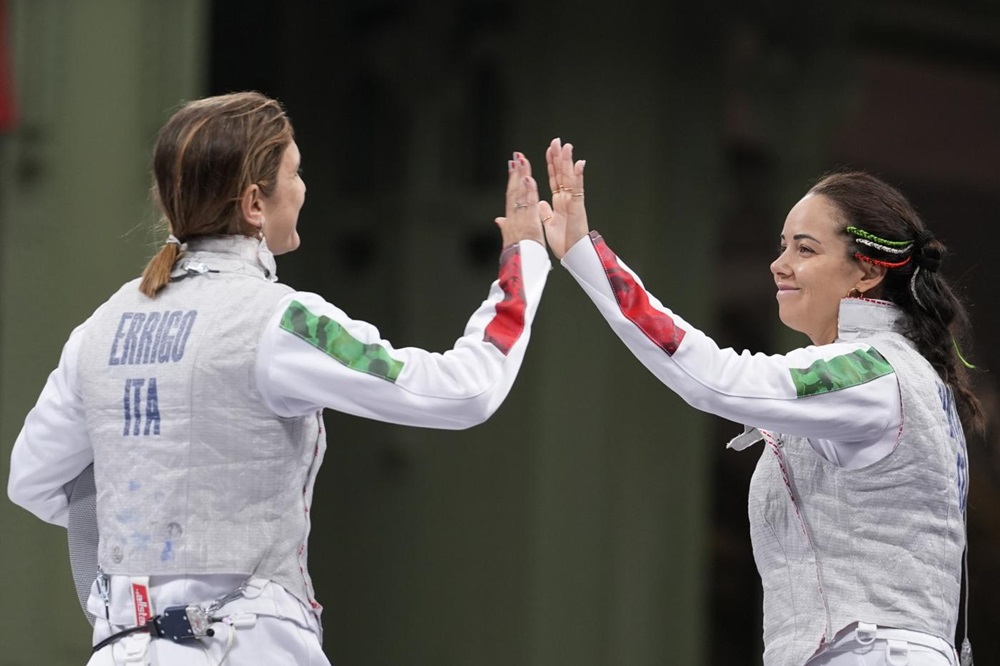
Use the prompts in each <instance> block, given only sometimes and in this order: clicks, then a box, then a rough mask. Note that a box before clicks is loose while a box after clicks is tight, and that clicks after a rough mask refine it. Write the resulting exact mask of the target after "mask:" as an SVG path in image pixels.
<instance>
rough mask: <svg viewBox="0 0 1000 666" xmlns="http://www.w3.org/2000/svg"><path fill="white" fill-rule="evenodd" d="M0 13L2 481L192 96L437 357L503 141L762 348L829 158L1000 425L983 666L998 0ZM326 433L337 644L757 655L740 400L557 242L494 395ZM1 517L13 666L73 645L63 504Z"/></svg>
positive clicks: (463, 285) (574, 660) (479, 231)
mask: <svg viewBox="0 0 1000 666" xmlns="http://www.w3.org/2000/svg"><path fill="white" fill-rule="evenodd" d="M0 8H2V9H3V10H4V11H0V16H5V17H6V18H5V20H3V23H2V24H0V34H3V35H4V36H5V38H6V43H3V42H2V41H0V44H3V46H2V49H3V50H0V62H2V61H3V59H6V61H7V62H8V64H9V65H10V66H11V70H12V72H11V81H12V83H13V101H14V102H15V103H16V110H17V116H16V119H15V121H14V122H13V123H11V124H10V125H8V126H7V127H4V128H2V129H0V435H2V439H0V442H2V444H0V453H2V455H0V476H2V477H3V478H4V479H5V478H6V476H7V472H8V469H9V451H10V447H11V446H12V445H13V442H14V439H15V437H16V435H17V432H18V430H19V429H20V426H21V422H22V421H23V418H24V416H25V414H26V413H27V411H28V410H29V409H30V408H31V406H32V404H33V403H34V401H35V399H36V397H37V395H38V392H39V391H40V389H41V387H42V385H43V383H44V381H45V377H46V375H47V373H48V372H49V371H51V370H52V369H53V368H54V367H55V365H56V363H57V361H58V357H59V351H60V348H61V346H62V344H63V342H64V341H65V339H66V337H67V336H68V334H69V332H70V331H71V330H72V328H73V327H74V326H75V325H76V324H78V323H79V322H81V321H83V319H85V318H86V317H87V316H88V315H89V314H90V313H91V312H92V311H93V309H94V308H95V307H96V306H97V305H99V304H100V303H101V302H102V301H103V300H104V299H105V298H107V297H108V296H109V295H110V294H111V293H112V292H113V291H114V290H115V289H116V288H117V287H118V286H119V285H120V284H121V283H122V282H124V281H126V280H128V279H130V278H131V277H133V276H135V275H136V274H137V273H138V272H139V271H141V269H142V267H143V266H144V265H145V261H146V259H147V258H148V257H149V256H150V255H151V253H152V252H153V251H154V249H155V248H156V247H158V246H159V244H160V243H162V241H163V233H162V232H161V231H159V230H156V229H154V226H155V223H156V220H157V215H156V213H155V211H154V210H153V209H152V207H151V204H150V201H149V196H148V188H149V182H150V176H149V159H150V154H151V148H152V142H153V138H154V136H155V133H156V131H157V129H158V128H159V127H160V125H161V124H162V123H163V122H164V120H165V119H166V118H167V116H168V115H169V114H170V113H171V112H172V111H173V110H174V109H175V108H176V107H177V105H178V104H179V103H180V102H182V101H183V100H187V99H192V98H196V97H201V96H204V95H208V94H216V93H222V92H228V91H233V90H243V89H256V90H261V91H262V92H265V93H267V94H270V95H273V96H276V97H278V98H279V99H281V100H282V101H283V102H284V103H285V105H286V107H287V109H288V111H289V114H290V115H291V117H292V120H293V122H294V123H295V127H296V132H297V139H298V143H299V146H300V148H301V150H302V153H303V159H304V162H303V166H304V169H305V180H306V182H307V183H308V188H309V193H308V201H307V204H306V206H305V208H304V209H303V211H302V215H301V218H300V225H299V228H300V231H301V235H302V238H303V247H302V248H301V249H300V250H299V251H298V252H296V253H294V254H293V255H289V256H287V257H282V258H281V260H280V263H279V270H280V274H281V276H282V279H283V281H284V282H286V283H288V284H290V285H292V286H294V287H296V288H298V289H302V290H308V291H315V292H318V293H320V294H323V295H324V296H325V297H326V298H327V299H328V300H330V301H332V302H334V303H336V304H337V305H338V306H340V307H342V308H343V309H345V310H346V311H347V312H348V313H350V314H351V315H352V316H353V317H356V318H361V319H365V320H368V321H371V322H373V323H375V324H376V325H378V326H379V327H380V329H381V331H382V333H383V334H384V335H385V336H386V337H387V338H389V339H390V340H392V341H393V342H394V343H395V344H397V345H416V346H422V347H425V348H429V349H435V350H442V351H443V350H445V349H447V348H449V347H450V346H451V344H452V343H453V341H454V340H455V339H456V338H457V337H458V336H459V335H460V334H461V331H462V328H463V326H464V323H465V320H466V318H467V317H468V315H469V314H470V313H471V312H472V311H473V309H474V308H475V307H476V306H477V305H478V303H479V302H480V301H481V299H482V298H483V297H484V296H485V293H486V289H487V287H488V285H489V283H490V282H491V281H492V280H493V279H494V277H495V275H496V260H497V257H498V250H499V234H498V233H497V231H496V228H495V226H494V225H493V222H492V220H493V218H494V217H495V216H497V215H500V214H502V210H503V189H504V186H505V182H506V160H507V159H508V158H509V154H510V152H511V151H512V150H521V151H523V152H525V153H526V154H527V156H528V157H529V159H532V160H533V161H534V164H535V165H536V167H541V166H542V165H543V159H544V158H543V151H544V147H545V145H546V144H547V142H548V141H549V140H550V139H551V138H552V137H554V136H560V137H561V138H562V139H563V140H564V141H570V142H572V143H574V145H575V146H576V152H577V156H578V157H580V158H585V159H587V178H588V180H587V188H588V193H587V201H588V208H589V210H590V215H591V221H592V226H593V227H595V228H597V229H599V230H600V231H601V232H602V233H603V234H604V236H605V238H606V239H607V240H608V242H609V244H610V245H611V247H612V248H614V249H615V250H616V251H617V252H618V254H619V255H620V256H621V257H622V258H623V259H624V260H625V261H627V262H628V263H629V265H630V266H631V267H632V268H634V269H636V270H637V272H638V273H639V274H640V275H641V276H642V277H643V279H644V281H645V283H646V285H647V286H649V287H650V288H651V290H652V291H653V292H654V293H655V294H656V295H657V296H658V297H659V298H660V299H661V300H662V301H663V302H664V303H665V304H667V305H668V306H669V307H671V308H673V309H675V310H676V311H677V312H679V313H680V314H682V315H683V316H684V317H685V318H686V319H687V320H688V321H690V322H692V323H693V324H695V325H697V326H699V327H701V328H703V329H704V330H706V331H707V332H708V333H709V334H710V335H712V336H713V337H715V338H716V340H717V341H718V342H720V344H722V345H724V346H733V347H735V348H737V349H743V348H749V349H752V350H755V351H765V352H779V351H782V350H785V349H788V348H790V347H792V346H797V345H800V344H804V342H805V340H804V339H802V338H798V337H797V336H794V335H792V334H789V333H788V332H786V331H783V330H782V329H781V327H780V325H779V324H778V322H777V317H776V316H775V315H776V312H775V308H774V302H773V284H772V281H771V276H770V273H769V271H768V264H769V263H770V261H771V258H772V256H773V253H774V251H775V248H776V245H777V242H776V241H777V235H778V233H779V231H780V228H781V224H782V222H783V219H784V215H785V213H786V212H787V210H788V209H789V208H790V207H791V205H792V204H794V202H795V201H796V200H797V199H798V198H799V197H800V196H801V195H802V194H803V193H804V192H805V190H806V189H808V187H809V185H810V184H811V183H812V182H813V181H814V180H815V179H816V177H818V176H819V175H820V174H821V173H822V172H823V171H824V170H827V169H830V168H833V167H836V166H840V165H853V166H856V167H861V168H866V169H869V170H872V171H874V172H876V173H879V174H880V175H882V176H883V177H885V178H887V179H888V180H890V181H891V182H893V183H896V184H897V185H899V186H900V187H901V188H902V189H903V190H904V191H905V192H906V193H907V194H908V195H910V197H911V198H912V199H913V201H914V202H915V203H916V204H917V205H918V207H919V209H920V210H921V211H922V213H923V214H924V217H925V219H926V221H927V222H928V223H929V224H930V226H931V227H932V228H933V229H934V230H936V232H937V234H938V236H939V237H941V238H942V239H943V240H944V241H945V242H946V243H947V244H948V245H949V246H950V248H951V249H952V250H953V251H954V257H953V259H952V260H951V261H950V262H949V263H948V264H946V271H947V274H948V275H949V277H951V278H952V279H954V280H956V281H957V283H958V284H959V285H960V286H961V288H962V290H963V293H964V294H965V295H966V296H967V297H968V300H969V301H970V302H971V304H972V305H973V308H972V313H973V318H974V321H975V324H976V331H975V334H976V340H977V343H978V344H976V345H975V346H974V347H973V348H971V349H969V350H966V351H967V352H968V354H967V355H969V356H971V358H972V359H973V361H974V362H976V363H977V364H978V365H979V366H981V367H982V368H984V369H985V372H982V373H980V374H979V375H978V376H977V381H978V385H979V390H980V395H981V397H982V399H983V401H984V404H985V406H986V408H987V410H988V412H989V416H990V420H991V425H990V429H989V432H988V435H987V436H986V437H984V438H975V439H972V440H971V441H970V449H971V457H972V464H973V479H972V498H971V503H970V515H969V520H970V534H971V537H970V539H971V552H970V562H971V567H972V574H973V578H972V585H973V596H972V609H971V622H972V637H973V644H974V645H975V646H976V651H977V657H978V660H977V663H982V664H994V663H1000V635H998V633H997V632H996V631H995V630H994V629H993V626H992V625H993V622H992V620H995V619H996V617H997V612H996V608H995V604H993V603H992V602H993V600H994V599H996V598H998V596H1000V564H998V563H1000V481H998V480H1000V454H998V452H997V451H998V447H997V442H996V440H997V435H998V430H997V417H998V416H1000V391H998V384H997V382H996V380H995V372H996V370H995V369H996V368H998V367H1000V358H998V351H997V348H996V346H995V345H994V344H993V342H994V340H995V339H996V337H997V335H998V334H1000V312H998V311H997V308H996V307H995V304H996V303H997V295H996V291H997V289H998V287H1000V271H998V268H997V265H996V262H995V261H994V260H992V259H990V257H991V256H992V252H994V251H995V249H996V248H997V243H998V240H1000V234H998V228H1000V123H998V122H997V121H998V119H1000V5H998V4H997V3H996V2H993V1H991V0H966V1H965V2H962V3H955V2H950V1H947V0H933V1H932V0H923V1H921V0H913V1H909V2H904V1H901V0H897V1H884V2H881V1H878V0H875V1H870V2H865V3H860V2H844V3H823V4H819V3H815V4H814V3H802V2H792V1H791V0H748V1H746V2H734V1H730V2H725V1H724V2H719V3H701V4H698V3H687V2H684V3H682V2H676V1H674V0H660V1H659V2H642V1H640V0H619V1H618V2H615V3H598V2H587V1H583V0H578V1H577V2H569V1H567V0H552V1H551V2H531V1H529V0H437V1H435V2H416V1H409V2H407V1H406V0H333V1H331V2H325V3H316V2H305V1H303V0H287V1H281V2H279V1H278V0H250V1H237V0H214V1H213V0H169V1H168V0H0ZM0 71H2V70H0ZM0 86H2V84H0ZM0 90H3V88H2V87H0ZM2 99H3V98H2V97H0V100H2ZM543 192H544V188H543ZM327 425H328V431H329V444H330V450H329V452H328V455H327V460H326V464H325V466H324V468H323V470H322V471H321V473H320V477H319V481H318V485H317V491H316V501H315V506H314V508H313V512H312V513H313V518H314V525H313V534H312V540H311V551H312V552H311V555H312V557H311V563H310V566H311V570H312V573H313V577H314V580H315V583H316V588H317V593H318V596H319V598H320V601H321V602H323V603H324V605H325V612H324V622H325V627H326V635H325V638H326V641H325V649H326V651H327V654H328V655H329V656H330V658H331V660H332V661H333V662H334V663H335V664H337V665H338V666H388V665H398V664H408V665H415V666H422V665H427V666H431V665H433V666H459V665H466V664H470V665H475V666H488V665H492V664H496V665H500V664H512V663H516V664H526V665H530V666H552V665H563V664H567V665H568V664H572V665H573V666H591V665H593V666H604V665H614V666H618V665H633V664H635V665H641V664H650V665H652V664H671V665H674V664H676V665H682V666H683V665H701V664H719V665H723V664H726V665H729V664H736V665H743V664H748V665H754V664H758V663H760V652H761V644H760V626H761V618H760V583H759V579H758V577H757V574H756V570H755V568H754V565H753V559H752V555H751V552H750V544H749V536H748V531H747V524H746V522H747V521H746V491H747V483H748V481H749V477H750V474H751V472H752V469H753V467H754V464H755V462H756V457H757V454H756V453H754V452H747V453H744V454H742V455H740V454H736V453H733V452H726V451H725V450H724V448H723V444H724V442H725V441H727V439H728V438H729V437H731V436H733V435H734V434H736V433H737V432H738V431H739V426H737V425H736V424H732V423H728V422H725V421H721V420H719V419H715V418H711V417H706V416H703V415H701V414H699V413H697V412H695V411H694V410H692V409H691V408H689V407H687V406H686V405H685V404H684V403H683V402H682V401H680V400H679V399H678V398H676V396H674V395H673V394H672V393H671V392H670V391H668V390H667V389H666V388H665V387H663V386H661V385H660V384H659V383H658V382H656V381H655V380H654V379H653V378H652V377H651V376H650V375H649V374H648V373H647V372H646V371H645V370H644V369H643V368H642V367H641V366H640V365H639V363H638V362H636V361H635V359H634V358H632V356H631V355H630V354H629V352H628V351H627V350H626V349H625V348H624V346H622V345H621V344H620V343H619V342H618V340H617V339H616V338H615V337H614V335H613V334H612V333H611V332H610V330H609V329H608V328H607V326H606V325H605V324H604V322H603V321H602V319H601V318H600V316H599V315H598V314H597V312H596V311H595V310H594V308H593V306H592V305H591V304H590V303H589V301H587V300H586V297H585V296H584V295H583V293H582V292H581V290H580V289H579V288H578V287H576V286H575V284H574V283H573V281H572V279H571V278H570V277H569V276H568V275H566V274H565V272H564V271H563V270H562V269H561V268H559V267H558V266H557V267H556V269H555V271H554V272H553V273H552V275H551V276H550V281H549V286H548V288H547V290H546V294H545V297H544V300H543V303H542V306H541V309H540V311H539V315H538V318H537V320H536V326H535V328H534V330H533V332H532V341H531V344H530V346H529V349H528V353H527V358H526V360H525V364H524V367H523V370H522V372H521V375H520V377H519V378H518V380H517V382H516V384H515V386H514V389H513V391H512V392H511V395H510V397H509V399H508V400H507V402H506V403H505V404H504V405H503V406H502V407H501V409H500V410H499V411H498V413H497V414H496V416H495V417H494V418H493V419H492V420H491V421H489V422H488V423H486V424H485V425H482V426H480V427H477V428H474V429H472V430H469V431H465V432H458V433H455V432H436V431H430V430H417V429H404V428H399V427H394V426H389V425H385V424H380V423H374V422H370V421H366V420H363V419H358V418H354V417H349V416H346V415H343V414H337V413H328V414H327ZM0 544H2V545H0V575H2V583H0V584H2V586H3V594H2V595H0V600H2V606H0V666H26V665H31V666H34V665H36V664H46V665H49V664H52V665H56V666H61V665H63V664H66V665H70V664H83V663H86V661H87V658H88V653H89V625H87V624H86V622H85V620H84V619H83V615H82V613H81V612H80V610H79V607H78V605H77V602H76V599H75V596H74V591H73V588H72V584H71V580H70V575H69V569H68V561H67V555H66V541H65V533H64V531H63V530H62V529H59V528H56V527H53V526H50V525H46V524H44V523H41V522H39V521H38V520H36V519H35V518H34V517H33V516H31V515H29V514H28V513H26V512H24V511H23V510H21V509H19V508H17V507H15V506H13V505H12V504H10V503H9V502H7V501H2V502H0Z"/></svg>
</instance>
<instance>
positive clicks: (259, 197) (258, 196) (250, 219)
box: [240, 183, 264, 231]
mask: <svg viewBox="0 0 1000 666" xmlns="http://www.w3.org/2000/svg"><path fill="white" fill-rule="evenodd" d="M240 216H241V217H242V218H243V219H242V221H243V222H244V223H245V224H247V225H248V226H250V227H253V228H254V229H255V230H257V231H260V230H261V229H263V227H264V193H263V192H261V191H260V187H259V186H258V185H257V184H256V183H254V184H253V185H251V186H249V187H248V188H247V189H245V190H244V191H243V196H241V197H240Z"/></svg>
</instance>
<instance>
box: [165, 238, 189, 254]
mask: <svg viewBox="0 0 1000 666" xmlns="http://www.w3.org/2000/svg"><path fill="white" fill-rule="evenodd" d="M166 245H176V246H177V247H178V248H180V251H181V252H183V251H184V250H186V249H187V243H182V242H181V240H180V239H179V238H177V236H174V235H173V234H170V235H169V236H167V242H166Z"/></svg>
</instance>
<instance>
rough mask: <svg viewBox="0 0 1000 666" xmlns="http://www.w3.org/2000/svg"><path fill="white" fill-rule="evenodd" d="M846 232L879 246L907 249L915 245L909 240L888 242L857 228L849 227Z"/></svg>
mask: <svg viewBox="0 0 1000 666" xmlns="http://www.w3.org/2000/svg"><path fill="white" fill-rule="evenodd" d="M846 231H847V233H849V234H854V235H855V236H858V237H859V238H864V239H867V240H870V241H871V242H873V243H877V244H878V245H884V246H886V247H900V248H906V247H907V246H910V245H913V241H911V240H907V241H891V240H886V239H884V238H879V237H878V236H876V235H875V234H870V233H868V232H867V231H865V230H864V229H858V228H857V227H847V229H846ZM879 249H881V248H879Z"/></svg>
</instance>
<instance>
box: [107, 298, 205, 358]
mask: <svg viewBox="0 0 1000 666" xmlns="http://www.w3.org/2000/svg"><path fill="white" fill-rule="evenodd" d="M197 317H198V311H197V310H164V311H163V312H123V313H122V315H121V319H119V320H118V326H117V328H116V329H115V333H114V336H113V337H112V339H111V354H110V355H109V357H108V365H144V364H148V363H171V362H173V363H177V362H179V361H180V360H181V359H183V358H184V350H185V348H186V347H187V342H188V339H189V338H190V337H191V330H192V329H193V328H194V322H195V319H197Z"/></svg>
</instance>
